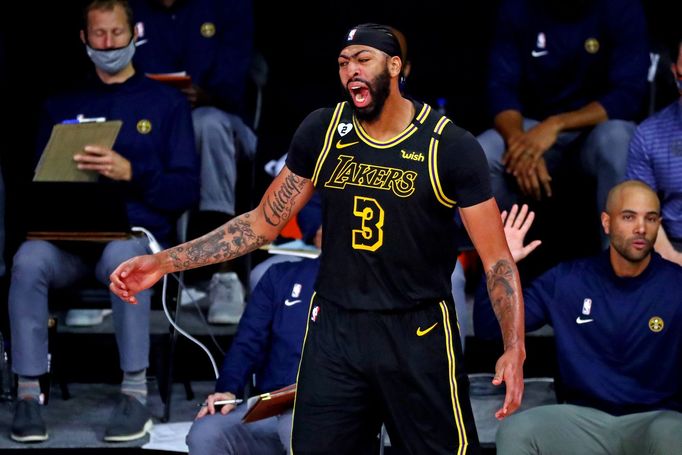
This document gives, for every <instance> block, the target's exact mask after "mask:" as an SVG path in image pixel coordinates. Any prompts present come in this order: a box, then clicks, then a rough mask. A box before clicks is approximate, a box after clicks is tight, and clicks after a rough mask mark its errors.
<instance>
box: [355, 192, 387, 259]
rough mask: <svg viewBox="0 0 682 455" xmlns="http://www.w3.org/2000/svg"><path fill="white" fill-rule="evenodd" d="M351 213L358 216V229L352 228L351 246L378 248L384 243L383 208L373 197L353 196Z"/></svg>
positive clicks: (372, 249)
mask: <svg viewBox="0 0 682 455" xmlns="http://www.w3.org/2000/svg"><path fill="white" fill-rule="evenodd" d="M353 215H355V216H357V217H358V218H360V229H353V248H354V249H356V250H368V251H376V250H378V249H379V248H380V247H381V245H382V244H383V243H384V231H383V227H384V209H382V208H381V206H380V205H379V203H378V202H377V201H376V200H375V199H372V198H369V197H362V196H355V203H354V207H353Z"/></svg>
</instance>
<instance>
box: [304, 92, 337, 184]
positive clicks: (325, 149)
mask: <svg viewBox="0 0 682 455" xmlns="http://www.w3.org/2000/svg"><path fill="white" fill-rule="evenodd" d="M345 106H346V102H345V101H344V102H343V103H339V104H337V105H336V109H334V114H333V115H332V119H331V121H330V122H329V126H328V127H327V132H326V133H325V135H324V144H323V145H322V150H320V154H319V155H318V156H317V162H316V163H315V169H314V170H313V176H312V178H311V179H310V180H311V181H312V182H313V186H314V185H317V178H318V177H319V176H320V170H322V164H323V163H324V160H326V159H327V155H328V154H329V149H331V147H332V143H333V138H334V132H335V131H336V127H337V125H338V124H339V120H341V112H343V108H344V107H345Z"/></svg>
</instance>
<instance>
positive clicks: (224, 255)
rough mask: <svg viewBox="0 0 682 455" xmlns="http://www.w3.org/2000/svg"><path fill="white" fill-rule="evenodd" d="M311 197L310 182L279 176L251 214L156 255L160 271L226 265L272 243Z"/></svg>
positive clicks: (285, 174) (289, 175)
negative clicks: (220, 263) (219, 263)
mask: <svg viewBox="0 0 682 455" xmlns="http://www.w3.org/2000/svg"><path fill="white" fill-rule="evenodd" d="M285 170H286V168H285ZM311 194H312V185H311V183H310V180H308V179H305V178H302V177H299V176H297V175H296V174H293V173H291V172H289V171H288V170H286V171H285V172H282V173H280V175H279V176H277V178H276V179H275V181H274V182H273V183H272V184H271V185H270V187H269V188H268V190H267V191H266V193H265V195H264V196H263V199H262V200H261V202H260V204H259V205H258V207H256V208H255V209H254V210H252V211H250V212H248V213H245V214H243V215H240V216H238V217H236V218H234V219H232V220H230V221H229V222H228V223H226V224H224V225H222V226H220V227H218V228H217V229H214V230H213V231H211V232H209V233H208V234H206V235H204V236H202V237H199V238H198V239H195V240H191V241H189V242H186V243H183V244H182V245H178V246H176V247H174V248H170V249H168V250H166V251H163V252H162V253H159V255H161V258H160V259H161V261H162V263H163V269H165V270H166V271H168V272H176V271H180V270H188V269H193V268H197V267H202V266H204V265H209V264H215V263H218V262H224V261H229V260H231V259H234V258H237V257H239V256H242V255H244V254H247V253H249V252H251V251H253V250H255V249H257V248H259V247H260V246H262V245H265V244H266V243H269V242H271V241H273V240H274V239H275V238H276V237H277V235H278V234H279V232H280V231H281V230H282V229H283V228H284V226H285V225H286V224H287V223H288V222H289V219H290V218H291V217H292V216H293V215H294V214H295V213H296V212H297V211H298V210H299V209H300V208H301V206H302V205H303V204H305V202H306V201H307V200H308V199H309V198H310V195H311Z"/></svg>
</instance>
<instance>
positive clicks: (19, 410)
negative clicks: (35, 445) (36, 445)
mask: <svg viewBox="0 0 682 455" xmlns="http://www.w3.org/2000/svg"><path fill="white" fill-rule="evenodd" d="M10 437H11V438H12V439H13V440H15V441H17V442H41V441H47V438H48V437H49V436H48V434H47V427H46V426H45V421H44V420H43V418H42V416H41V415H40V403H38V401H37V400H34V399H20V400H19V401H18V402H17V407H16V408H15V410H14V419H12V432H11V433H10Z"/></svg>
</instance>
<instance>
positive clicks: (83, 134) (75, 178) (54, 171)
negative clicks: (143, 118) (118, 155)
mask: <svg viewBox="0 0 682 455" xmlns="http://www.w3.org/2000/svg"><path fill="white" fill-rule="evenodd" d="M122 124H123V122H122V121H120V120H111V121H108V122H90V123H58V124H56V125H55V126H54V127H53V128H52V133H51V134H50V140H49V141H48V142H47V145H46V146H45V149H44V150H43V154H42V155H41V156H40V161H38V165H37V166H36V170H35V174H34V176H33V181H34V182H94V181H96V180H97V178H98V175H99V174H98V173H97V172H95V171H82V170H79V169H78V168H77V167H76V163H75V162H74V161H73V156H74V155H76V154H77V153H81V152H82V151H83V148H84V147H85V146H86V145H101V146H103V147H108V148H111V147H113V145H114V142H115V141H116V137H117V136H118V132H119V131H120V130H121V125H122Z"/></svg>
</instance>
